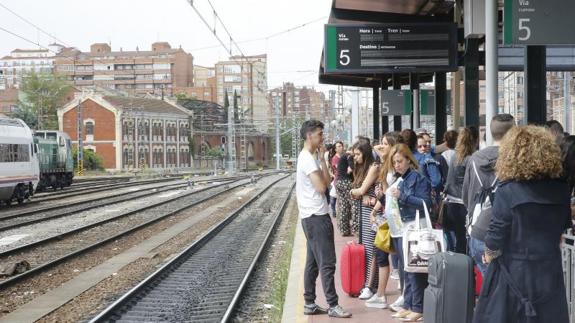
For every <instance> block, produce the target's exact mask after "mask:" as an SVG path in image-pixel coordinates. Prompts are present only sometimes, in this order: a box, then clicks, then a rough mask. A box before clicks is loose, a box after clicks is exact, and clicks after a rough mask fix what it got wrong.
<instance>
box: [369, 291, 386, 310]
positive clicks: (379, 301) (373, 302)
mask: <svg viewBox="0 0 575 323" xmlns="http://www.w3.org/2000/svg"><path fill="white" fill-rule="evenodd" d="M365 306H367V307H372V308H381V309H386V308H387V299H386V298H385V296H382V297H379V296H377V294H375V295H373V297H371V298H370V299H368V300H367V301H365Z"/></svg>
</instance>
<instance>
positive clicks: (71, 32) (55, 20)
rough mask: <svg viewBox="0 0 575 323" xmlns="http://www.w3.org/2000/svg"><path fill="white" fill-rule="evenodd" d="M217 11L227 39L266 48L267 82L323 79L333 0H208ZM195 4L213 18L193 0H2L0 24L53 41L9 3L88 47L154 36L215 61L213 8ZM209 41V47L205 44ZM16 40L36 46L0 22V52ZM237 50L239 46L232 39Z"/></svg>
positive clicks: (60, 36) (65, 39) (219, 49)
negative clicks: (320, 76)
mask: <svg viewBox="0 0 575 323" xmlns="http://www.w3.org/2000/svg"><path fill="white" fill-rule="evenodd" d="M210 1H211V4H212V5H213V7H214V9H215V11H216V12H217V14H218V17H219V18H220V19H221V21H222V22H223V26H222V24H221V22H219V21H218V20H216V21H217V24H216V25H215V29H216V33H217V35H218V36H219V37H220V38H221V39H222V41H223V42H224V44H225V45H226V47H230V44H229V43H230V41H229V36H228V35H227V34H226V33H225V30H224V26H225V28H226V29H227V30H228V31H229V33H230V34H231V36H232V37H233V39H234V40H236V42H237V43H238V45H239V47H240V49H241V51H242V52H243V53H244V54H245V55H257V54H264V53H267V54H268V88H273V87H276V86H280V85H281V84H282V83H283V82H294V83H295V84H296V85H308V86H315V87H316V88H317V89H320V90H323V91H327V90H329V89H330V88H331V87H330V86H325V85H319V84H318V80H317V71H318V69H319V62H320V57H321V50H322V47H323V26H324V24H325V23H327V16H328V15H329V10H330V6H331V0H281V1H280V0H210ZM193 3H194V6H195V7H196V8H197V9H198V11H199V12H200V14H201V16H203V17H204V19H205V20H206V21H207V23H208V24H209V25H210V27H209V28H208V27H207V26H206V25H205V24H204V22H203V21H202V19H201V18H200V15H198V13H196V12H195V11H194V9H193V8H192V6H191V5H190V3H189V2H188V0H163V1H160V0H115V1H112V0H98V1H84V0H51V1H38V0H35V1H32V0H0V28H3V29H7V30H9V31H11V32H13V33H16V34H18V35H19V36H21V37H24V38H26V39H28V40H30V41H32V42H34V43H39V44H40V45H42V46H47V45H48V44H50V43H52V42H54V41H55V39H54V38H53V37H50V36H48V35H46V34H44V33H43V32H41V31H39V30H38V29H37V28H36V27H33V26H31V25H30V24H28V23H26V22H25V21H23V20H22V19H20V18H18V17H17V16H16V15H14V14H13V13H11V12H10V11H8V10H6V8H4V7H2V6H5V7H7V8H8V9H10V10H12V11H13V12H15V13H17V14H18V15H20V16H22V17H23V18H25V19H26V20H28V21H29V22H31V23H33V24H34V25H36V26H37V27H40V28H41V29H42V30H43V31H45V32H47V33H49V34H51V35H52V36H55V38H56V39H57V40H59V41H60V42H62V43H63V44H64V45H67V46H73V47H76V48H78V49H80V50H82V51H89V48H90V44H92V43H96V42H105V43H111V45H112V50H120V48H122V49H123V50H135V49H136V47H138V48H139V49H140V50H149V49H150V47H151V44H152V43H153V42H155V41H167V42H169V43H170V45H171V46H172V47H173V48H177V47H179V46H181V47H182V48H183V49H184V50H185V51H187V52H189V53H191V54H192V55H193V56H194V64H196V65H203V66H213V65H214V63H216V62H217V61H219V60H226V59H227V58H228V56H229V53H228V52H227V51H226V50H225V49H224V48H223V46H222V45H221V44H220V43H219V42H218V40H217V39H216V37H215V35H214V34H213V33H212V32H211V30H210V29H211V28H213V27H214V20H215V19H214V15H213V10H212V9H211V7H210V5H209V2H208V0H194V1H193ZM305 23H308V24H307V25H305V26H303V27H301V28H297V29H295V30H293V31H291V32H287V33H283V34H281V35H278V36H275V37H270V38H267V39H263V40H256V41H250V42H241V41H245V40H253V39H261V38H266V37H268V36H270V35H274V34H276V33H279V32H282V31H285V30H288V29H291V28H294V27H297V26H300V25H302V24H305ZM206 47H212V48H207V49H206ZM15 48H22V49H31V48H38V46H37V45H33V44H31V43H29V42H27V41H25V40H22V39H20V38H18V37H16V36H13V35H11V34H9V33H6V32H5V31H2V30H0V57H1V56H4V55H7V54H9V53H10V51H12V50H13V49H15ZM233 54H234V55H236V54H239V51H238V49H237V48H236V47H235V46H233Z"/></svg>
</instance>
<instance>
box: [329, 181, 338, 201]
mask: <svg viewBox="0 0 575 323" xmlns="http://www.w3.org/2000/svg"><path fill="white" fill-rule="evenodd" d="M329 196H331V197H335V198H337V191H336V190H335V181H332V182H331V185H330V188H329Z"/></svg>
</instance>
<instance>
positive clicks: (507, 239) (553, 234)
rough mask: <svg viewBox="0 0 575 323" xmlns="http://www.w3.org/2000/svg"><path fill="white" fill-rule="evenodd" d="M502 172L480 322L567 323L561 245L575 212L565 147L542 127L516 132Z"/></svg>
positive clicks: (502, 155) (505, 146) (499, 167)
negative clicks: (566, 177) (566, 176)
mask: <svg viewBox="0 0 575 323" xmlns="http://www.w3.org/2000/svg"><path fill="white" fill-rule="evenodd" d="M495 167H496V172H497V177H498V178H499V180H500V184H499V186H498V187H497V191H496V193H495V200H494V202H493V207H492V212H493V215H492V216H493V217H492V219H491V223H490V225H489V229H488V231H487V234H486V236H485V245H486V250H485V254H484V261H485V262H486V263H489V267H488V269H487V275H486V276H485V280H484V282H483V287H482V289H481V295H480V296H479V301H478V304H477V307H476V310H475V316H474V319H473V321H474V322H476V323H480V322H490V323H512V322H531V323H535V322H541V323H544V322H558V323H567V322H569V313H568V307H567V299H566V293H565V283H564V281H563V268H562V261H561V249H560V241H561V234H562V233H563V232H564V231H565V229H566V228H568V227H570V226H571V214H570V213H571V211H570V208H569V199H570V192H569V187H568V185H567V183H566V182H565V181H564V180H562V179H561V178H562V175H563V167H562V160H561V152H560V149H559V146H558V145H557V144H556V143H555V138H554V137H553V136H552V135H551V134H550V133H549V132H547V131H546V130H545V129H544V128H542V127H536V126H523V127H515V128H512V129H511V130H509V132H508V133H507V135H506V136H505V137H504V139H503V141H502V143H501V147H500V148H499V158H498V160H497V163H496V166H495Z"/></svg>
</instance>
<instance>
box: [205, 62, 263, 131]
mask: <svg viewBox="0 0 575 323" xmlns="http://www.w3.org/2000/svg"><path fill="white" fill-rule="evenodd" d="M216 92H217V103H218V104H220V105H224V103H225V98H224V94H225V93H227V95H228V99H229V102H230V103H231V102H233V95H234V92H235V93H236V94H237V95H238V96H239V99H238V107H239V110H240V114H241V118H242V120H244V121H245V122H249V123H254V124H255V125H256V126H257V128H258V129H259V130H261V131H267V129H268V126H269V122H271V121H270V117H271V116H270V114H269V101H268V99H267V55H266V54H263V55H255V56H244V57H242V56H232V57H230V59H229V60H228V61H220V62H218V63H216Z"/></svg>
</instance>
